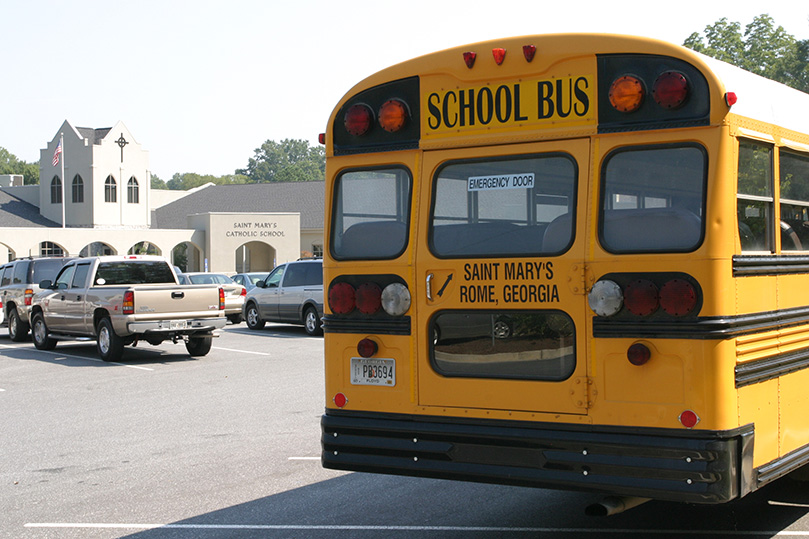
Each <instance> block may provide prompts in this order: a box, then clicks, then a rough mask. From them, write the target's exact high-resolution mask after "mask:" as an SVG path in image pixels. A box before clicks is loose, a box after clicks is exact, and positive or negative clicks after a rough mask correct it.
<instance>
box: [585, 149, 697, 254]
mask: <svg viewBox="0 0 809 539" xmlns="http://www.w3.org/2000/svg"><path fill="white" fill-rule="evenodd" d="M602 177H603V189H602V198H603V204H602V211H601V216H600V219H599V233H600V237H601V244H602V245H603V246H604V248H605V249H606V250H607V251H610V252H612V253H620V254H623V253H644V252H690V251H693V250H695V249H696V248H697V247H699V245H700V244H701V243H702V238H703V229H704V216H705V210H704V205H705V184H706V178H707V157H706V153H705V150H704V148H702V147H701V146H696V145H693V144H690V145H679V146H675V145H667V146H659V147H655V146H646V147H629V148H621V149H619V150H617V151H615V152H613V153H611V154H610V155H608V156H607V158H606V160H605V162H604V168H603V172H602Z"/></svg>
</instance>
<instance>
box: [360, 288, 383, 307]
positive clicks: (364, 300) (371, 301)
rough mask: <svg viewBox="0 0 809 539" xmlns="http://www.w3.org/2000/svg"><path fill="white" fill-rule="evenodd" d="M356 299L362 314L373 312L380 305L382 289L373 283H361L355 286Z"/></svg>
mask: <svg viewBox="0 0 809 539" xmlns="http://www.w3.org/2000/svg"><path fill="white" fill-rule="evenodd" d="M356 301H357V309H359V311H360V312H361V313H362V314H374V313H375V312H377V311H378V310H379V308H380V307H381V306H382V289H381V288H379V285H377V284H374V283H365V284H361V285H360V286H359V288H357V292H356Z"/></svg>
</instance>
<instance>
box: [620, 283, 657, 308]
mask: <svg viewBox="0 0 809 539" xmlns="http://www.w3.org/2000/svg"><path fill="white" fill-rule="evenodd" d="M624 305H625V306H626V308H627V310H628V311H629V312H631V313H632V314H636V315H638V316H648V315H650V314H652V313H653V312H655V311H656V310H657V307H658V305H659V300H658V292H657V286H655V284H654V283H653V282H652V281H648V280H646V279H638V280H637V281H632V282H631V283H629V284H628V285H626V290H624Z"/></svg>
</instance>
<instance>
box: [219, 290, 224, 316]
mask: <svg viewBox="0 0 809 539" xmlns="http://www.w3.org/2000/svg"><path fill="white" fill-rule="evenodd" d="M219 310H220V311H224V310H225V289H224V288H220V289H219Z"/></svg>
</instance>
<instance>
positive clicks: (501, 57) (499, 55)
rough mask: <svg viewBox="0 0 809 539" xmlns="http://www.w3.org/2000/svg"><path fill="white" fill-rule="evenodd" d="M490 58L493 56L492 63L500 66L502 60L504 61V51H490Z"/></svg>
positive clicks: (498, 49)
mask: <svg viewBox="0 0 809 539" xmlns="http://www.w3.org/2000/svg"><path fill="white" fill-rule="evenodd" d="M492 56H494V62H495V63H496V64H497V65H501V64H502V63H503V60H505V59H506V49H500V48H497V49H492Z"/></svg>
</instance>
